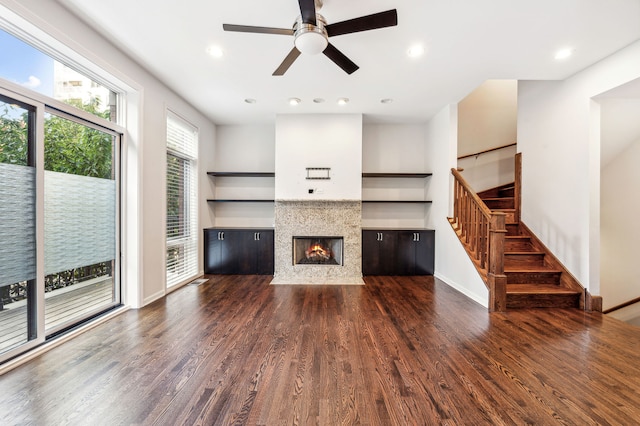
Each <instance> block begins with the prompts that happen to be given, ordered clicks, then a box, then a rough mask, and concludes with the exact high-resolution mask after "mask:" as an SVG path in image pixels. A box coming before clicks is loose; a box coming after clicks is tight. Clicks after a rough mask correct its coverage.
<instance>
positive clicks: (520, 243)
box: [504, 239, 533, 252]
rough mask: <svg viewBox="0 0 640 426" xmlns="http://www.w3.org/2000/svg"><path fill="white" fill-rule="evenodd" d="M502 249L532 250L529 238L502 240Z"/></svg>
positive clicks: (507, 250)
mask: <svg viewBox="0 0 640 426" xmlns="http://www.w3.org/2000/svg"><path fill="white" fill-rule="evenodd" d="M504 251H506V252H509V251H533V245H532V244H531V242H530V241H529V240H509V239H506V240H505V241H504Z"/></svg>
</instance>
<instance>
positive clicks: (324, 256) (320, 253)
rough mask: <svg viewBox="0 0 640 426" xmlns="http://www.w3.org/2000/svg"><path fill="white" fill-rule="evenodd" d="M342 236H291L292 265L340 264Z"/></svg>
mask: <svg viewBox="0 0 640 426" xmlns="http://www.w3.org/2000/svg"><path fill="white" fill-rule="evenodd" d="M342 243H343V238H342V237H319V236H317V237H316V236H309V237H308V236H302V237H296V236H294V237H293V244H292V247H293V250H292V251H293V264H294V265H339V266H341V265H342V258H343V257H342Z"/></svg>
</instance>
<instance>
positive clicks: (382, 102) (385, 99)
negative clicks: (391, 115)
mask: <svg viewBox="0 0 640 426" xmlns="http://www.w3.org/2000/svg"><path fill="white" fill-rule="evenodd" d="M391 102H393V99H391V98H384V99H380V103H381V104H390V103H391Z"/></svg>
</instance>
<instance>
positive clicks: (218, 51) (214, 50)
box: [207, 46, 224, 58]
mask: <svg viewBox="0 0 640 426" xmlns="http://www.w3.org/2000/svg"><path fill="white" fill-rule="evenodd" d="M207 53H208V54H209V55H211V56H213V57H214V58H222V55H223V54H224V52H223V51H222V48H220V47H219V46H209V47H207Z"/></svg>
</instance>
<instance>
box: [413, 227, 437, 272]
mask: <svg viewBox="0 0 640 426" xmlns="http://www.w3.org/2000/svg"><path fill="white" fill-rule="evenodd" d="M418 238H419V241H418V242H417V244H416V257H415V259H416V261H415V270H414V275H433V271H434V258H435V231H434V230H428V231H420V232H418Z"/></svg>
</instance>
